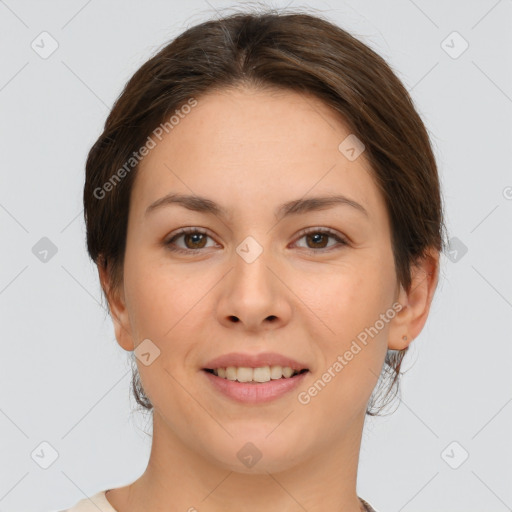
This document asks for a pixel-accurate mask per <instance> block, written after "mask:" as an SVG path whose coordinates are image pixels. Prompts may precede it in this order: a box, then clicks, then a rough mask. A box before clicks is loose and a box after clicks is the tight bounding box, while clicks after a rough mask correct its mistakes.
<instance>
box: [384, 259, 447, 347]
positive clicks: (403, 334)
mask: <svg viewBox="0 0 512 512" xmlns="http://www.w3.org/2000/svg"><path fill="white" fill-rule="evenodd" d="M411 277H412V280H411V286H410V290H409V291H405V290H404V288H403V287H402V286H401V285H400V290H399V293H398V297H397V301H398V302H399V303H400V304H401V306H402V309H401V310H400V311H399V312H398V313H397V314H396V316H395V317H394V318H393V319H392V320H391V322H390V328H389V342H388V348H389V349H391V350H403V349H405V348H407V347H408V346H409V344H410V343H411V342H412V341H413V340H414V339H415V338H416V337H417V336H418V335H419V334H420V332H421V330H422V329H423V326H424V325H425V322H426V321H427V317H428V313H429V311H430V305H431V303H432V299H433V298H434V292H435V289H436V287H437V282H438V279H439V251H436V250H432V251H428V252H427V255H426V256H425V257H423V258H421V259H420V260H418V261H417V262H416V264H415V265H414V266H413V268H412V271H411Z"/></svg>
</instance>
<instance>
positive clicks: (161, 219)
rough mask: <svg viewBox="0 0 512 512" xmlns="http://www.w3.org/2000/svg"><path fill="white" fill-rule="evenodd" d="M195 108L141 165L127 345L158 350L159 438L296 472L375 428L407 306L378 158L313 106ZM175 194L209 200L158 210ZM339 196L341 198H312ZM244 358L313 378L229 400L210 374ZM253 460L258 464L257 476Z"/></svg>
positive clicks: (154, 374) (147, 372)
mask: <svg viewBox="0 0 512 512" xmlns="http://www.w3.org/2000/svg"><path fill="white" fill-rule="evenodd" d="M197 101H198V103H197V105H196V106H195V107H194V108H192V109H191V112H190V113H188V114H187V115H186V116H183V118H181V119H180V121H179V123H178V124H177V125H175V126H174V128H173V129H172V131H170V132H169V134H167V135H165V137H163V139H162V141H161V142H158V144H157V145H156V147H154V148H153V149H152V150H151V151H150V153H149V154H148V155H147V156H146V157H145V158H144V160H143V161H142V163H141V165H140V168H139V170H138V174H137V176H136V180H135V182H134V187H133V189H132V195H131V203H130V214H129V221H128V234H127V245H126V253H125V262H124V281H123V286H122V290H121V292H122V293H121V297H122V307H121V308H120V310H119V320H120V322H121V324H122V325H123V329H121V330H119V332H118V333H117V337H118V340H119V342H120V344H121V345H122V346H123V348H125V349H126V350H133V349H134V348H135V349H136V348H137V347H138V346H139V345H140V343H141V342H143V340H150V341H146V342H145V343H146V346H145V349H144V352H148V350H149V353H150V355H149V356H146V362H150V364H144V363H143V362H142V361H141V360H137V364H138V368H139V372H140V375H141V381H142V384H143V387H144V390H145V392H146V394H147V395H148V396H149V398H150V400H151V402H152V403H153V405H154V408H155V409H154V414H155V422H156V421H158V423H159V425H160V427H159V428H160V431H159V433H158V435H159V436H166V437H167V439H168V442H169V443H170V444H174V445H178V444H179V445H180V446H182V447H186V449H187V450H189V451H190V452H192V453H194V454H196V455H199V456H201V457H203V458H205V459H207V460H209V461H210V462H212V463H214V464H217V465H220V466H222V467H223V468H226V469H230V470H233V471H238V472H245V471H247V472H248V471H252V472H255V471H256V472H264V471H279V470H284V469H286V468H288V467H290V466H291V465H294V464H297V463H300V462H305V461H307V460H312V459H313V458H314V457H316V456H318V455H319V454H326V453H328V452H331V453H333V452H336V450H337V449H340V450H342V446H341V444H342V443H343V442H345V443H346V442H348V441H347V440H351V441H350V442H354V439H356V438H357V434H356V432H358V431H359V430H360V429H361V427H362V421H363V420H364V414H365V410H366V406H367V402H368V399H369V397H370V395H371V392H372V390H373V388H374V387H375V384H376V382H377V379H378V375H379V374H380V372H381V369H382V364H383V360H384V357H385V354H386V350H387V348H388V338H389V334H390V329H391V328H392V325H393V320H392V318H393V317H394V313H395V312H396V311H395V310H394V309H393V304H394V303H395V301H396V300H397V297H398V295H397V294H396V291H397V281H396V274H395V268H394V262H393V255H392V247H391V232H390V224H389V219H388V215H387V212H386V207H385V203H384V200H383V198H382V196H381V194H380V192H379V190H378V188H377V186H376V185H375V183H374V181H373V179H372V175H371V173H370V167H369V164H368V162H367V161H366V159H365V153H364V152H363V153H362V154H361V155H360V156H359V157H358V158H356V159H353V158H350V159H349V158H347V154H349V155H350V156H352V155H351V154H350V152H349V153H346V152H345V153H344V152H342V151H340V149H339V146H340V143H342V142H343V141H344V140H345V139H346V138H347V137H348V136H349V135H350V131H349V130H348V128H347V127H346V126H345V125H344V123H343V122H342V119H340V117H339V116H338V115H336V114H335V113H334V112H333V111H332V110H331V109H329V108H328V107H327V106H325V105H324V104H323V103H322V102H320V101H319V100H318V99H316V98H314V97H312V96H305V95H301V94H298V93H295V92H291V91H278V92H268V91H266V92H263V91H257V90H253V89H237V90H229V91H228V90H226V91H223V92H214V93H209V94H208V95H205V96H203V97H200V98H197ZM349 140H350V139H349ZM342 147H345V146H343V145H342ZM356 149H357V148H356ZM168 194H180V195H192V196H196V198H197V196H200V197H201V198H206V199H207V200H208V201H209V202H207V203H206V204H205V203H204V202H202V203H201V202H200V201H197V200H196V201H195V203H190V202H189V203H185V202H173V201H170V200H167V201H166V200H163V201H159V200H161V199H162V198H163V197H165V196H166V195H168ZM333 196H343V197H344V198H345V199H346V200H344V201H341V202H331V203H330V204H329V203H327V204H325V203H322V202H321V201H317V202H315V201H311V200H312V199H314V198H325V197H333ZM299 201H306V202H303V203H299ZM158 202H159V203H158ZM155 203H157V204H155ZM151 205H153V206H151ZM212 205H216V206H217V207H218V210H215V211H213V209H212ZM283 205H288V207H286V206H283ZM290 205H291V206H290ZM184 228H187V230H188V233H183V232H181V230H182V229H184ZM395 304H396V303H395ZM370 333H371V334H370ZM363 340H365V342H364V341H363ZM142 347H144V346H142ZM358 349H359V350H358ZM136 353H137V351H136ZM231 353H238V354H243V355H246V356H257V355H259V354H261V353H274V354H277V356H282V357H283V358H286V359H291V360H293V361H295V362H296V363H297V364H298V365H299V367H300V368H301V369H307V371H306V372H304V373H302V374H301V375H299V376H298V377H292V378H291V379H290V380H293V385H290V388H289V389H288V388H287V390H285V392H282V393H281V394H280V395H278V396H275V395H272V393H276V390H275V388H277V385H276V382H277V384H278V385H281V384H283V382H284V381H285V378H281V379H280V380H279V381H277V380H271V382H270V383H266V384H257V383H253V384H249V383H245V384H241V383H238V382H232V381H230V382H227V381H226V380H224V379H222V380H223V384H225V383H228V386H227V387H226V386H224V387H226V389H227V388H229V389H228V391H226V392H224V391H221V390H220V387H219V386H218V384H219V380H221V377H218V376H215V375H213V374H211V373H209V372H207V371H205V368H211V369H212V365H210V366H209V365H208V363H209V362H210V361H211V360H213V359H215V358H218V357H220V356H223V355H226V354H231ZM350 354H351V355H350ZM236 361H240V362H241V364H235V366H244V364H245V363H243V360H235V362H236ZM251 361H252V362H255V364H253V365H250V366H255V367H263V366H266V364H265V361H266V360H265V358H263V360H257V359H253V360H251ZM262 361H263V362H262ZM276 361H278V359H275V360H271V361H270V362H273V363H275V362H276ZM256 363H257V364H256ZM219 364H221V363H219ZM277 365H278V364H274V366H277ZM222 366H225V364H222ZM246 366H247V365H246ZM269 366H271V365H269ZM283 366H285V364H283ZM235 371H237V370H235ZM276 371H278V370H276ZM221 372H222V371H221ZM242 374H243V371H242ZM263 374H264V371H263V373H262V375H263ZM240 375H241V374H240V373H238V374H237V376H240ZM252 375H255V374H252ZM242 380H243V377H242ZM289 382H290V381H286V384H285V387H286V386H288V385H289ZM236 386H238V388H237V389H238V390H237V389H235V387H236ZM248 386H251V389H249V388H248ZM257 386H261V389H263V388H264V387H265V389H266V390H267V391H261V392H258V391H254V389H255V387H257ZM242 388H243V389H242ZM223 389H224V388H223ZM241 390H242V391H241ZM244 390H245V391H244ZM281 391H283V390H281ZM226 393H228V394H226ZM229 393H231V394H229ZM244 393H245V395H244V396H245V399H244V398H242V396H241V395H243V394H244ZM269 394H270V395H271V396H268V395H269ZM262 395H265V396H266V397H267V398H266V399H265V400H258V398H257V397H260V398H261V396H262ZM155 435H156V432H155ZM248 442H251V443H253V445H254V447H255V448H250V447H248V445H246V443H248ZM241 449H242V455H244V454H245V452H244V451H243V450H245V451H246V452H250V451H251V450H254V453H259V454H261V455H262V458H261V460H260V461H259V462H258V463H257V465H256V466H255V467H254V469H252V470H249V469H248V466H247V464H245V463H244V462H243V460H242V459H243V457H240V454H239V452H240V450H241ZM237 454H239V455H238V456H237Z"/></svg>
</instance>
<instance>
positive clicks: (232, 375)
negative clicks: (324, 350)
mask: <svg viewBox="0 0 512 512" xmlns="http://www.w3.org/2000/svg"><path fill="white" fill-rule="evenodd" d="M203 371H205V372H208V373H210V374H212V375H215V376H216V377H219V378H220V379H224V380H229V381H237V382H243V383H247V384H264V383H266V382H270V381H274V380H286V379H293V378H294V377H296V376H297V375H302V374H303V373H307V372H309V370H308V369H307V368H303V369H301V370H294V369H293V368H291V367H289V366H278V365H272V366H260V367H257V368H251V367H247V366H239V367H236V366H228V367H226V368H222V367H220V368H203Z"/></svg>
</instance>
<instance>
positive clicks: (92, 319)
mask: <svg viewBox="0 0 512 512" xmlns="http://www.w3.org/2000/svg"><path fill="white" fill-rule="evenodd" d="M242 3H243V2H239V3H238V5H240V4H242ZM285 4H286V2H282V3H281V2H273V3H272V4H268V5H271V6H274V7H276V6H281V5H285ZM288 4H289V5H290V8H294V7H300V6H304V7H306V8H309V7H314V8H316V9H318V11H319V12H320V13H323V14H324V15H325V16H327V17H328V18H329V19H331V20H332V21H334V22H336V23H337V24H339V25H340V26H342V27H343V28H345V29H347V30H349V31H350V32H351V33H352V34H354V35H355V36H356V37H359V38H360V39H362V40H363V41H364V42H365V43H366V44H368V45H369V46H370V47H372V48H373V49H375V50H376V51H377V52H378V53H380V54H381V55H382V56H383V57H384V58H385V59H386V60H387V61H388V62H389V63H390V64H391V66H392V67H393V69H394V70H395V72H396V73H397V74H398V76H399V77H400V78H401V79H402V80H403V82H404V83H405V85H406V86H407V88H408V89H409V91H411V94H412V97H413V99H414V101H415V104H416V106H417V108H418V111H419V112H420V114H421V115H422V117H423V119H424V121H425V123H426V125H427V127H428V129H429V132H430V134H431V138H432V144H433V146H434V149H435V153H436V157H437V159H438V164H439V169H440V173H441V179H442V186H443V194H444V198H445V202H446V216H447V225H448V229H449V236H450V237H451V238H452V243H451V248H450V254H447V255H444V256H443V258H442V276H441V281H440V284H439V288H438V291H437V296H436V297H435V300H434V303H433V306H432V310H431V315H430V318H429V320H428V322H427V325H426V327H425V328H424V330H423V332H422V333H421V335H420V336H419V337H418V338H417V339H416V340H415V341H414V343H413V345H412V349H411V352H410V354H409V355H408V356H407V358H406V360H405V363H404V368H405V369H407V370H408V371H407V373H406V374H405V376H404V378H403V381H402V389H403V393H402V399H403V401H402V404H401V405H400V407H399V408H398V409H397V410H396V412H395V413H394V414H392V415H390V416H387V417H384V418H377V419H368V420H367V425H366V429H365V431H364V435H363V445H362V451H361V460H360V470H359V482H358V492H359V495H360V496H362V497H364V498H366V499H367V500H368V501H369V502H370V503H372V504H373V505H374V506H375V507H376V508H377V509H378V510H379V512H391V511H397V512H398V511H404V512H409V511H411V512H412V511H418V512H419V511H429V512H432V511H441V512H442V511H450V512H457V511H464V512H476V511H486V512H489V511H491V510H492V511H496V512H500V511H505V510H512V486H511V485H510V482H511V480H512V462H511V460H512V442H511V440H510V432H512V385H511V383H512V378H511V364H510V363H511V361H512V359H511V356H512V343H511V335H510V330H511V327H512V322H511V318H512V272H510V262H511V261H512V242H511V236H510V235H511V220H512V172H511V166H510V163H511V132H512V130H511V124H512V123H511V113H512V99H511V98H512V73H511V65H510V64H511V57H512V55H511V53H512V52H511V50H512V35H511V33H512V30H511V26H512V25H511V21H512V3H511V1H510V0H501V1H496V0H485V1H484V0H481V1H462V0H459V1H453V2H444V1H435V2H434V1H430V2H427V1H425V0H415V1H414V2H413V1H412V0H396V1H393V2H379V1H362V0H361V1H359V0H350V1H347V2H342V1H338V2H335V1H330V2H320V1H319V2H315V3H314V4H313V3H312V2H310V3H309V4H308V3H305V4H299V3H295V2H288ZM232 5H235V4H233V2H211V3H210V5H209V4H207V3H206V2H205V1H199V0H197V1H189V2H188V4H187V5H186V6H184V5H183V4H182V3H178V2H177V1H167V2H164V1H150V2H142V1H139V2H135V1H124V2H121V1H120V0H118V1H112V0H110V1H108V2H107V1H103V2H100V1H99V0H89V1H86V0H73V1H60V2H58V1H51V2H50V1H48V2H36V1H32V2H29V1H15V0H5V1H0V51H1V62H2V65H1V66H0V109H1V110H0V141H1V147H2V155H1V180H2V181H1V187H0V225H1V230H2V231H1V233H2V239H3V250H2V252H1V258H2V260H1V265H0V308H1V309H0V311H1V333H2V339H1V344H2V345H1V349H2V356H1V358H0V364H1V369H0V379H1V383H0V384H1V385H0V433H1V435H0V461H1V468H0V512H2V511H3V512H5V511H12V512H18V511H24V512H28V511H41V512H48V511H49V510H60V509H63V508H65V507H68V506H71V505H72V504H74V503H75V502H76V501H78V500H79V499H82V498H84V497H85V496H86V495H91V494H93V493H95V492H97V491H99V490H102V489H106V488H109V487H115V486H120V485H124V484H127V483H129V482H131V481H133V480H135V479H136V478H137V477H138V476H139V475H140V474H141V473H142V472H143V471H144V469H145V466H146V462H147V459H148V455H149V447H150V437H149V436H148V434H147V433H145V432H150V425H148V424H147V420H146V419H145V417H144V416H141V415H139V414H138V413H135V412H133V411H134V405H135V404H134V401H133V400H132V399H131V398H130V366H129V363H128V361H129V359H128V354H127V353H126V352H124V351H123V350H122V349H121V348H120V347H119V346H118V345H117V343H116V341H115V339H114V334H113V328H112V326H111V321H110V319H109V318H108V316H106V313H105V310H104V309H103V307H102V300H101V294H100V287H99V283H98V280H97V274H96V271H95V267H94V266H93V265H92V263H90V261H89V260H88V257H87V255H86V251H85V232H84V224H83V219H82V206H81V198H82V187H83V178H84V162H85V157H86V154H87V151H88V149H89V148H90V146H91V144H92V143H93V142H94V141H95V139H96V138H97V136H98V135H99V134H100V132H101V127H102V125H103V123H104V120H105V117H106V115H107V113H108V109H109V108H110V107H111V106H112V103H113V101H114V100H115V98H116V97H117V96H118V94H119V93H120V91H121V89H122V87H123V86H124V84H125V82H126V81H127V79H128V78H129V77H130V76H131V75H132V73H133V72H134V71H135V70H136V69H137V68H138V67H139V66H140V65H141V64H142V63H143V62H144V61H145V60H147V59H148V58H149V57H150V56H151V55H152V54H153V53H154V52H155V51H156V50H157V49H158V48H159V47H161V46H162V45H164V44H166V42H167V41H168V40H169V39H170V38H172V37H174V36H176V35H177V34H178V33H180V32H181V31H182V30H184V29H185V28H186V27H188V26H190V25H193V24H196V23H198V22H200V21H203V20H205V19H206V18H209V17H210V16H213V15H215V14H216V13H215V11H216V10H217V9H221V8H224V7H226V6H232ZM43 31H47V32H48V33H49V34H51V37H52V38H53V39H54V40H56V41H57V43H58V48H57V50H56V51H55V52H54V53H53V54H52V55H50V56H48V57H47V58H42V57H41V56H40V53H37V52H36V51H34V49H33V48H32V47H31V44H32V42H33V41H35V43H34V44H39V48H38V51H39V52H42V51H43V48H42V46H43V45H44V49H45V51H48V50H49V49H51V44H52V42H51V40H50V39H48V38H47V37H48V36H39V34H41V32H43ZM454 31H457V32H458V33H459V34H460V36H462V38H463V39H464V40H465V41H467V43H468V44H469V47H468V48H467V50H466V51H465V52H464V53H462V54H461V55H458V53H459V52H460V50H462V49H463V46H462V45H463V41H462V40H461V39H457V37H458V36H453V35H452V36H450V34H452V32H454ZM448 36H450V37H448ZM42 37H46V38H47V39H45V40H44V42H43V43H41V38H42ZM447 38H448V39H447ZM445 40H446V42H445V43H443V41H445ZM450 47H451V48H450ZM447 51H448V53H447ZM449 52H451V54H452V55H449ZM454 56H455V57H456V58H454ZM43 237H47V238H48V239H49V240H51V242H52V243H53V244H54V245H55V247H56V249H57V252H56V254H54V255H52V253H51V251H50V252H49V253H48V254H47V255H46V261H41V258H43V259H44V256H43V255H44V253H41V252H40V251H42V250H43V249H44V244H45V243H46V244H47V243H48V242H45V241H43V242H39V241H40V239H41V238H43ZM453 237H455V240H454V239H453ZM38 243H39V244H43V245H41V246H40V245H36V244H38ZM34 246H36V249H34V250H33V247H34ZM41 247H43V249H41ZM464 248H467V252H466V253H464V250H465V249H464ZM34 253H35V254H34ZM454 441H455V442H456V443H457V444H455V445H452V446H451V447H450V448H448V449H447V450H445V449H446V448H447V447H448V446H449V445H450V444H451V443H452V442H454ZM42 442H47V443H49V444H50V445H51V446H52V447H53V448H54V449H55V450H56V452H57V453H58V458H57V460H55V462H53V464H51V465H50V466H49V467H48V468H47V469H43V468H42V467H41V466H40V465H41V464H43V465H44V464H45V463H46V464H48V463H50V462H51V449H50V448H48V447H47V446H46V445H43V446H42V447H41V446H40V445H41V443H42ZM41 449H42V450H43V452H44V456H42V455H41V453H43V452H41ZM34 451H35V453H36V454H37V453H39V457H38V456H37V455H36V454H34V456H32V455H31V454H33V453H34ZM465 452H467V453H468V454H469V457H468V458H467V460H465V461H464V462H462V461H463V459H464V454H465ZM443 454H444V455H443ZM461 462H462V463H461ZM452 466H458V468H457V469H454V467H452Z"/></svg>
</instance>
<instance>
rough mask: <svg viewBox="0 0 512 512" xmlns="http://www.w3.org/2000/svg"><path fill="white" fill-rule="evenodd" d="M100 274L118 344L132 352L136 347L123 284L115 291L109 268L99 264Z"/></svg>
mask: <svg viewBox="0 0 512 512" xmlns="http://www.w3.org/2000/svg"><path fill="white" fill-rule="evenodd" d="M98 274H99V279H100V283H101V288H102V289H103V293H104V294H105V297H106V299H107V302H108V308H109V313H110V316H111V318H112V322H113V324H114V332H115V335H116V339H117V342H118V343H119V345H120V346H121V347H122V348H123V349H124V350H126V351H128V352H130V351H132V350H134V348H135V345H134V343H133V337H132V334H131V326H130V322H129V316H128V311H127V309H126V304H125V297H124V290H123V287H122V284H121V287H120V289H119V290H114V289H113V288H112V286H111V278H110V274H109V272H108V270H107V268H106V267H105V266H104V265H102V264H98Z"/></svg>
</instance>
